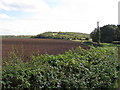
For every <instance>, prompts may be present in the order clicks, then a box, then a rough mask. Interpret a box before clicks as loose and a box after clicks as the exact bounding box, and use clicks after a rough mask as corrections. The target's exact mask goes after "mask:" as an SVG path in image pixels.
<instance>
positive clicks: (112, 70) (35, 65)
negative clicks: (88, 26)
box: [2, 47, 120, 90]
mask: <svg viewBox="0 0 120 90" xmlns="http://www.w3.org/2000/svg"><path fill="white" fill-rule="evenodd" d="M116 50H117V49H116V48H115V47H97V48H94V47H91V49H89V50H84V49H82V48H80V47H79V48H76V49H73V50H70V51H68V52H66V53H64V54H62V55H48V54H45V55H38V56H32V60H31V61H30V62H26V63H23V62H22V61H21V60H19V58H18V57H16V56H14V57H13V58H12V61H9V63H8V64H7V65H6V66H4V67H3V73H2V74H3V77H2V78H3V89H18V88H21V89H53V88H57V89H82V88H86V89H88V90H96V89H97V88H99V89H103V88H115V84H116V83H117V78H118V71H119V69H120V67H119V61H118V60H117V52H116ZM106 90H107V89H106Z"/></svg>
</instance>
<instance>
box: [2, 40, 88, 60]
mask: <svg viewBox="0 0 120 90" xmlns="http://www.w3.org/2000/svg"><path fill="white" fill-rule="evenodd" d="M78 46H81V47H82V48H84V49H88V48H89V47H86V46H82V45H81V43H80V42H73V41H68V40H57V39H18V38H8V39H2V57H7V56H9V54H10V52H13V51H15V53H16V54H17V55H24V58H25V59H27V58H29V57H30V56H31V55H33V54H34V55H36V54H38V53H39V54H45V53H47V54H51V55H57V54H63V53H64V52H66V51H68V50H70V49H72V48H75V47H78Z"/></svg>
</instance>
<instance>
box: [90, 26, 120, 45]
mask: <svg viewBox="0 0 120 90" xmlns="http://www.w3.org/2000/svg"><path fill="white" fill-rule="evenodd" d="M117 30H118V31H119V30H120V29H119V28H118V26H116V25H105V26H103V27H100V37H101V38H100V41H101V42H106V43H110V42H112V41H114V40H115V37H116V39H117V38H118V37H117V36H119V35H117V34H116V33H117V32H118V31H117ZM90 36H91V38H92V40H93V41H94V42H98V40H99V32H98V30H97V29H96V28H95V30H94V31H93V32H91V34H90Z"/></svg>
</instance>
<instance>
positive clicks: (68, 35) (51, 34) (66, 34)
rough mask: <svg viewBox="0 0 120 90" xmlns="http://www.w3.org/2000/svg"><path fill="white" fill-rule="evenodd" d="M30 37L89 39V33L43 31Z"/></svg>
mask: <svg viewBox="0 0 120 90" xmlns="http://www.w3.org/2000/svg"><path fill="white" fill-rule="evenodd" d="M32 38H50V39H64V40H89V38H90V37H89V34H85V33H76V32H45V33H42V34H38V35H36V36H32Z"/></svg>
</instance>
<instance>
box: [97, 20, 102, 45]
mask: <svg viewBox="0 0 120 90" xmlns="http://www.w3.org/2000/svg"><path fill="white" fill-rule="evenodd" d="M97 30H98V44H100V38H101V37H100V27H99V21H98V22H97Z"/></svg>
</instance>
